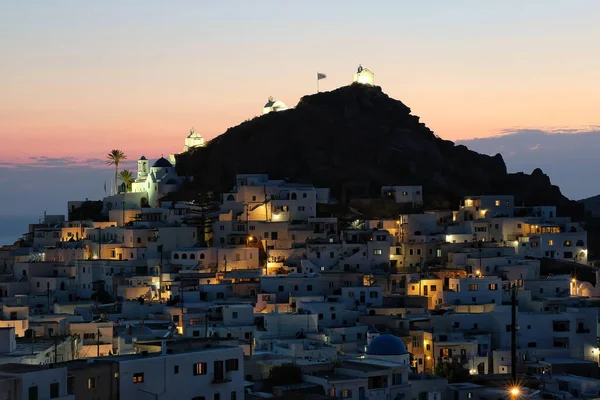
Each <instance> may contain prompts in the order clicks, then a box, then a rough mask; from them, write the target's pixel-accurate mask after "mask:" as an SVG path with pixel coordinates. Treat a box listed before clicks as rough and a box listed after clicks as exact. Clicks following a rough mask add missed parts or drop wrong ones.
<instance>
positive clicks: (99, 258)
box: [98, 227, 102, 260]
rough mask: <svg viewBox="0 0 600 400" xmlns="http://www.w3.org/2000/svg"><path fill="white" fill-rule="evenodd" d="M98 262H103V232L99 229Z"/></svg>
mask: <svg viewBox="0 0 600 400" xmlns="http://www.w3.org/2000/svg"><path fill="white" fill-rule="evenodd" d="M98 260H102V231H101V228H100V227H98Z"/></svg>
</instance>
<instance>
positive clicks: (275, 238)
mask: <svg viewBox="0 0 600 400" xmlns="http://www.w3.org/2000/svg"><path fill="white" fill-rule="evenodd" d="M271 239H272V240H277V239H279V233H278V232H271Z"/></svg>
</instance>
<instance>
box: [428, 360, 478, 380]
mask: <svg viewBox="0 0 600 400" xmlns="http://www.w3.org/2000/svg"><path fill="white" fill-rule="evenodd" d="M435 375H437V376H441V377H442V378H446V379H448V382H449V383H455V382H467V381H468V380H469V379H470V375H469V371H467V370H466V369H465V368H464V367H463V366H462V365H459V364H454V363H445V362H440V363H436V365H435Z"/></svg>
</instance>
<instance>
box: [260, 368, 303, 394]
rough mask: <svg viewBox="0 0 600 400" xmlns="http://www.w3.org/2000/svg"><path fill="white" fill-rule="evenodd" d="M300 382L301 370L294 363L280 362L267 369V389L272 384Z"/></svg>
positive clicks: (271, 387)
mask: <svg viewBox="0 0 600 400" xmlns="http://www.w3.org/2000/svg"><path fill="white" fill-rule="evenodd" d="M300 382H302V370H301V369H300V367H299V366H297V365H296V364H291V363H289V364H281V365H276V366H274V367H272V368H271V369H270V370H269V377H268V378H267V379H266V380H265V386H266V388H267V389H273V386H280V385H293V384H295V383H300Z"/></svg>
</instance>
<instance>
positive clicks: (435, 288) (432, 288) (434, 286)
mask: <svg viewBox="0 0 600 400" xmlns="http://www.w3.org/2000/svg"><path fill="white" fill-rule="evenodd" d="M429 290H431V291H432V292H435V291H437V286H436V285H431V286H429Z"/></svg>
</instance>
